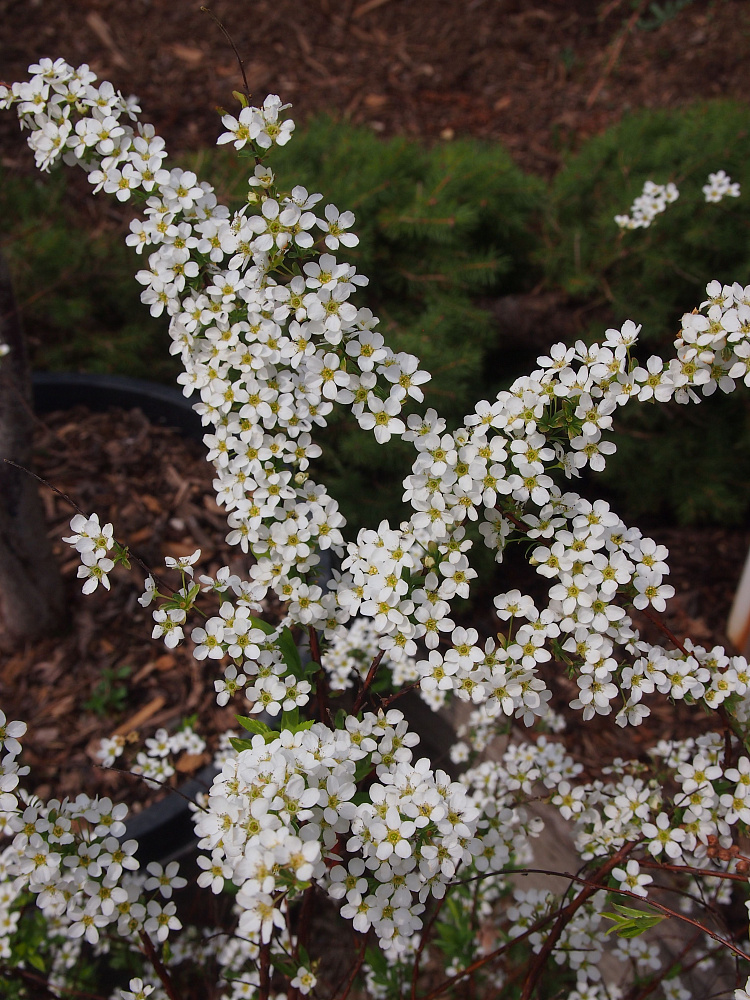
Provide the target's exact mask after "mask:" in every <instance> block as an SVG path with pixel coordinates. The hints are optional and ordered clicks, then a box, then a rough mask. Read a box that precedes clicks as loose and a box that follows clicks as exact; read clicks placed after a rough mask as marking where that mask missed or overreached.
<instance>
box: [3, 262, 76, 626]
mask: <svg viewBox="0 0 750 1000" xmlns="http://www.w3.org/2000/svg"><path fill="white" fill-rule="evenodd" d="M0 343H5V344H7V345H8V347H9V348H10V351H9V353H7V354H6V355H5V356H4V357H3V358H0V635H2V638H3V640H4V644H5V645H7V644H8V641H10V642H16V643H17V642H19V641H23V640H26V639H37V638H40V637H41V636H43V635H48V634H50V633H52V632H54V631H56V630H57V629H59V628H60V626H61V624H62V621H63V612H64V598H63V588H62V581H61V579H60V573H59V570H58V568H57V566H56V564H55V562H54V560H53V558H52V551H51V549H50V545H49V541H48V539H47V529H46V525H45V522H44V512H43V509H42V504H41V501H40V499H39V492H38V484H37V482H36V480H35V479H33V478H32V477H31V476H29V475H28V474H27V473H25V472H22V471H21V470H20V469H16V468H14V467H13V466H12V465H8V464H7V463H6V462H4V461H3V459H10V460H11V461H13V462H16V463H18V464H19V465H22V466H25V467H26V468H28V467H29V462H30V461H31V433H32V428H33V420H34V417H33V410H32V395H31V377H30V373H29V366H28V357H27V353H26V344H25V340H24V337H23V333H22V330H21V323H20V319H19V316H18V311H17V309H16V304H15V300H14V298H13V289H12V287H11V280H10V273H9V271H8V267H7V265H6V263H5V261H4V260H3V259H2V258H0Z"/></svg>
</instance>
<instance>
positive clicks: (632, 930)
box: [602, 903, 664, 938]
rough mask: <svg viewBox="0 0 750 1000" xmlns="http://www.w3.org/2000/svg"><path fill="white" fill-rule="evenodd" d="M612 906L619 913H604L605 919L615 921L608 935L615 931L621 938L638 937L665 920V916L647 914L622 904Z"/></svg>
mask: <svg viewBox="0 0 750 1000" xmlns="http://www.w3.org/2000/svg"><path fill="white" fill-rule="evenodd" d="M612 905H613V906H614V908H615V910H617V913H607V912H603V913H602V916H603V917H607V918H608V919H609V920H613V921H614V924H613V925H612V927H610V928H609V930H608V931H607V934H611V933H612V931H615V932H616V933H617V934H618V936H619V937H623V938H634V937H638V936H639V935H641V934H643V932H644V931H647V930H649V928H651V927H655V926H656V925H657V924H660V923H661V922H662V920H663V919H664V916H663V915H662V914H660V913H645V912H644V911H643V910H634V909H633V908H632V907H631V906H623V905H622V904H620V903H613V904H612Z"/></svg>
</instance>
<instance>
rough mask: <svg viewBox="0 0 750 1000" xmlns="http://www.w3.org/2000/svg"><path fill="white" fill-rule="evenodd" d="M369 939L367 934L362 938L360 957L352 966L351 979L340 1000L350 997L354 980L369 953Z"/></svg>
mask: <svg viewBox="0 0 750 1000" xmlns="http://www.w3.org/2000/svg"><path fill="white" fill-rule="evenodd" d="M367 937H368V935H367V934H365V935H363V937H362V945H361V947H360V949H359V955H357V960H356V962H355V963H354V965H353V966H352V969H351V972H350V973H349V977H348V979H347V981H346V983H345V984H344V992H343V993H342V994H341V996H340V997H338V1000H346V998H347V997H348V996H349V991H350V990H351V988H352V986H354V980H355V979H356V978H357V973H358V972H359V970H360V969H361V968H362V963H363V962H364V960H365V952H366V951H367ZM334 995H335V994H334Z"/></svg>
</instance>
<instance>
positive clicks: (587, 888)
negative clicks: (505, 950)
mask: <svg viewBox="0 0 750 1000" xmlns="http://www.w3.org/2000/svg"><path fill="white" fill-rule="evenodd" d="M634 847H635V842H634V841H627V842H626V843H624V844H623V845H622V847H621V848H620V850H619V851H617V852H615V854H613V855H612V857H611V858H609V859H608V860H607V861H605V862H604V864H603V865H602V866H601V868H599V869H598V871H597V872H596V881H594V880H589V879H582V878H581V877H580V876H575V875H574V876H570V879H571V881H572V882H579V883H583V889H581V891H580V892H579V893H578V895H577V896H576V898H575V899H573V900H571V902H570V903H568V905H567V906H564V907H563V908H562V909H561V910H560V912H559V913H558V916H557V920H556V921H555V924H554V927H553V928H552V930H551V931H550V932H549V934H548V935H547V938H546V940H545V942H544V944H543V945H542V947H541V949H540V951H539V952H538V953H537V954H536V955H535V957H534V961H533V962H532V964H531V968H530V969H529V973H528V975H527V976H526V981H525V983H524V984H523V990H522V992H521V1000H530V998H531V995H532V994H533V992H534V988H535V987H536V984H537V983H538V981H539V977H540V976H541V974H542V972H543V971H544V967H545V965H546V964H547V959H548V958H549V956H550V953H551V952H552V950H553V949H554V947H555V945H556V944H557V942H558V941H559V939H560V935H561V934H562V932H563V930H564V929H565V926H566V924H567V923H568V922H569V921H570V918H571V917H572V916H573V914H575V913H576V912H577V911H578V910H580V908H581V907H582V906H583V904H584V903H585V902H586V900H587V899H589V898H590V897H591V896H593V895H594V893H595V892H598V891H599V890H600V889H602V888H605V887H604V886H603V885H602V884H601V880H602V879H603V878H604V877H605V875H609V873H610V872H611V871H612V869H613V868H614V867H615V866H616V865H618V864H619V863H620V862H621V861H622V860H623V859H624V858H626V857H627V856H628V854H629V853H630V852H631V851H632V850H633V848H634ZM547 874H552V873H551V872H548V873H547Z"/></svg>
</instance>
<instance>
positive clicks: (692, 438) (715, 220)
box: [537, 100, 750, 523]
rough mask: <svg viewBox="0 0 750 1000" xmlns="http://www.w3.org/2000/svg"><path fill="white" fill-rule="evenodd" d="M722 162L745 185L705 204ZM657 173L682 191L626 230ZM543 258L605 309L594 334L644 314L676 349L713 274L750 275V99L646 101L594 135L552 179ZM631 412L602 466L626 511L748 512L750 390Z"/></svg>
mask: <svg viewBox="0 0 750 1000" xmlns="http://www.w3.org/2000/svg"><path fill="white" fill-rule="evenodd" d="M718 169H724V170H725V171H726V172H727V173H728V174H729V175H730V177H731V178H732V180H733V181H738V182H739V183H740V185H741V188H742V197H740V198H739V199H734V198H730V199H726V200H725V201H723V202H721V203H719V204H708V203H706V201H705V200H704V196H703V193H702V191H701V188H702V186H703V185H704V184H705V183H706V181H707V178H708V174H709V173H710V172H713V171H716V170H718ZM647 180H652V181H654V182H655V183H657V184H665V183H666V182H667V181H673V182H674V183H675V184H676V185H677V188H678V189H679V192H680V196H679V198H678V200H677V201H676V202H674V203H672V204H670V205H668V206H667V209H666V211H665V212H664V213H663V214H661V215H659V216H657V218H656V219H655V221H654V222H653V223H652V225H651V227H650V228H648V229H645V230H644V229H637V230H632V231H631V230H619V229H618V228H617V227H616V226H615V224H614V221H613V219H614V216H615V215H616V214H619V213H625V212H628V211H629V208H630V205H631V204H632V202H633V200H634V198H635V197H637V196H638V195H639V194H640V193H641V191H642V190H643V185H644V182H645V181H647ZM537 261H538V262H539V264H540V265H541V267H542V269H543V270H544V273H545V276H546V280H547V282H548V283H550V284H551V285H552V286H553V287H555V286H556V287H561V288H562V289H563V290H564V291H565V292H566V293H567V294H568V296H570V298H571V300H572V301H573V302H574V303H575V302H578V303H586V304H594V303H598V304H599V306H601V307H603V308H602V309H600V310H599V317H598V318H597V319H596V321H594V322H592V324H591V325H590V328H589V329H588V330H587V337H588V339H591V340H593V339H600V338H601V335H602V327H603V326H604V325H607V324H606V322H604V323H603V322H602V318H601V317H602V315H605V316H607V317H608V319H609V320H610V324H611V325H613V326H619V324H621V323H622V321H623V320H625V319H628V318H636V317H637V319H638V321H639V322H642V323H643V330H642V333H641V337H642V338H643V340H644V341H645V342H646V343H648V344H649V346H650V347H651V348H652V349H653V350H655V351H660V352H664V351H668V349H669V347H670V346H671V343H672V341H673V339H674V337H675V335H676V333H677V331H678V329H679V324H680V317H681V315H682V312H683V310H684V304H685V303H686V302H692V301H697V300H699V299H700V293H701V288H702V287H703V286H704V285H705V281H706V277H707V275H710V274H727V275H731V276H732V278H733V279H734V280H736V281H739V282H741V283H742V284H748V283H750V109H748V108H747V107H746V106H744V105H741V104H738V103H735V102H731V101H724V100H722V101H711V102H707V103H703V104H698V105H694V106H691V107H688V108H686V109H684V110H659V111H642V112H639V113H638V114H633V115H630V116H628V117H627V118H625V119H624V120H623V121H622V122H620V123H619V124H618V125H615V126H613V127H612V128H610V129H608V130H607V131H606V132H604V133H603V134H602V135H599V136H596V137H594V138H592V139H589V140H588V141H586V142H585V143H584V144H583V145H582V146H581V147H580V149H579V151H578V152H577V153H576V154H574V155H571V156H570V157H569V158H568V159H567V161H566V163H565V164H564V166H563V169H562V170H561V171H560V172H559V174H558V175H557V176H556V177H555V179H554V181H553V182H552V185H551V188H550V207H549V212H548V213H547V214H546V216H545V232H544V249H543V250H542V251H541V252H540V253H539V254H538V255H537ZM696 296H698V299H696ZM718 395H722V394H721V393H719V394H718ZM632 409H633V410H637V412H636V413H631V412H627V413H623V414H622V417H621V419H620V420H619V422H618V430H619V432H620V433H619V437H616V438H615V440H616V441H617V445H618V454H617V455H616V456H614V457H613V458H612V459H611V460H610V462H609V463H608V465H607V470H606V472H605V474H604V481H605V482H606V483H607V484H608V485H609V486H610V488H611V489H612V490H613V492H614V493H615V494H616V496H617V499H618V501H619V503H620V505H621V506H622V504H623V503H624V504H625V506H626V508H627V511H628V515H629V516H631V517H642V516H643V514H649V513H653V514H662V515H667V516H669V517H676V518H677V519H678V520H679V521H682V522H694V521H699V520H703V521H705V520H708V521H722V522H724V523H736V522H738V521H740V520H742V518H743V517H745V516H746V515H747V512H748V508H749V507H750V490H749V489H748V485H750V448H749V447H748V444H750V409H749V407H748V401H747V400H746V399H744V398H740V394H737V397H736V398H735V396H734V395H733V396H729V397H723V398H721V399H716V400H713V401H712V403H711V406H710V407H706V412H705V413H703V412H702V413H700V414H698V413H697V412H696V413H692V411H691V415H688V414H687V413H686V412H685V408H684V407H677V406H676V405H675V404H670V405H668V406H666V407H664V406H659V407H650V408H646V407H637V408H636V407H633V408H632ZM636 473H638V474H636Z"/></svg>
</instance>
